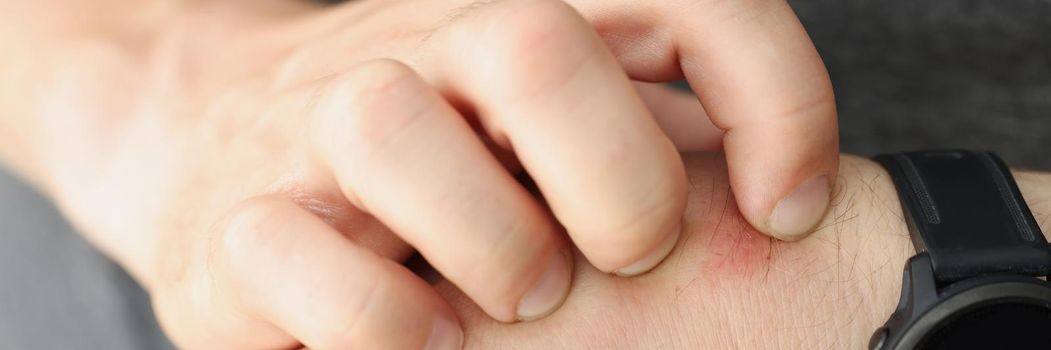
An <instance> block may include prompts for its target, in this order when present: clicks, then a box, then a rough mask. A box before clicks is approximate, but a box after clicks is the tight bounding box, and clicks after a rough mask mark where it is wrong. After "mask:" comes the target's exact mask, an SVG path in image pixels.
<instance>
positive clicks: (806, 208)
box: [767, 175, 831, 241]
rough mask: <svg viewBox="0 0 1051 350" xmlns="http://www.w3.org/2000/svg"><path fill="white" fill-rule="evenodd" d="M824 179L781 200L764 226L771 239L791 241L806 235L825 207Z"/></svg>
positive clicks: (802, 186)
mask: <svg viewBox="0 0 1051 350" xmlns="http://www.w3.org/2000/svg"><path fill="white" fill-rule="evenodd" d="M830 192H831V187H829V184H828V176H825V175H821V176H818V177H815V178H812V179H810V180H807V181H806V182H803V183H802V184H800V185H799V187H796V189H795V191H793V192H792V193H791V194H789V195H788V196H787V197H785V198H784V199H781V201H780V202H778V203H777V206H776V207H774V211H773V212H772V213H770V221H769V224H768V225H767V227H768V228H769V230H770V234H771V235H774V236H775V237H777V238H779V239H782V240H786V241H795V240H799V239H801V238H803V236H804V235H805V234H806V233H809V232H810V230H811V229H813V228H814V225H817V222H818V220H821V217H822V216H824V215H825V209H826V208H828V200H829V193H830Z"/></svg>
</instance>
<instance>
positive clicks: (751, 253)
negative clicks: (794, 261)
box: [682, 157, 783, 285]
mask: <svg viewBox="0 0 1051 350" xmlns="http://www.w3.org/2000/svg"><path fill="white" fill-rule="evenodd" d="M719 158H721V157H719ZM713 160H714V162H712V161H713ZM712 163H715V164H714V165H715V166H712V165H713V164H712ZM720 163H721V162H720V161H719V159H718V158H715V159H707V160H706V161H705V160H704V159H702V160H701V161H696V162H688V163H687V166H688V167H696V168H700V169H704V171H702V172H695V173H693V174H692V176H691V178H690V184H691V186H690V194H689V199H688V204H687V208H686V211H685V212H686V215H685V217H684V219H683V222H684V226H683V228H684V230H685V231H684V234H685V235H687V237H686V239H685V242H683V243H682V244H683V245H689V246H691V247H688V248H687V249H684V251H689V252H691V253H690V254H691V255H693V254H697V256H696V257H694V259H696V260H697V261H699V262H700V264H699V266H698V269H697V271H696V274H697V278H698V279H699V280H701V281H705V282H707V283H711V284H716V285H718V284H722V283H721V282H722V281H735V280H740V279H763V278H765V277H766V276H767V273H769V272H770V267H771V265H772V264H773V263H774V262H775V261H776V259H777V256H778V251H779V250H780V249H781V248H783V242H781V241H778V240H776V239H772V238H770V237H768V236H766V235H764V234H762V233H760V232H759V231H757V230H756V229H755V228H753V227H752V225H751V224H749V223H748V221H747V220H745V219H744V217H742V216H741V212H740V211H739V210H738V208H737V201H736V200H735V199H734V196H733V192H732V191H731V190H730V186H729V181H728V179H727V178H726V177H727V176H726V173H725V168H722V167H720V166H719V165H722V164H720Z"/></svg>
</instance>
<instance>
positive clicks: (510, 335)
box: [438, 154, 1051, 349]
mask: <svg viewBox="0 0 1051 350" xmlns="http://www.w3.org/2000/svg"><path fill="white" fill-rule="evenodd" d="M685 159H686V170H687V172H688V173H689V178H690V183H691V186H690V195H689V204H688V205H687V207H686V215H685V216H684V233H685V235H684V237H683V238H682V239H681V240H680V241H679V243H678V246H677V247H676V248H675V250H674V251H673V252H672V254H671V255H670V256H669V258H668V260H667V261H666V262H665V263H663V264H661V266H659V267H658V268H657V269H655V270H654V271H653V272H652V273H649V274H647V275H645V276H640V277H637V278H631V279H624V278H619V277H616V276H610V275H607V274H603V273H602V272H601V271H598V270H596V269H595V268H594V267H591V266H588V265H587V264H584V263H578V264H576V270H575V272H574V275H573V278H574V283H573V285H574V287H573V289H572V290H571V291H570V294H569V298H568V299H567V300H566V302H565V304H564V305H563V306H562V308H561V309H559V310H558V311H557V312H555V313H554V314H552V315H551V316H549V317H547V318H545V319H543V320H539V321H536V322H531V323H519V324H513V325H507V324H502V323H499V322H494V321H493V320H492V319H490V318H488V317H486V316H485V315H484V314H482V313H481V312H480V311H479V310H478V308H477V307H476V306H474V305H473V304H472V303H471V302H470V301H469V300H467V299H466V298H464V297H463V295H462V294H461V293H460V292H458V291H457V290H456V289H455V287H454V286H451V285H449V284H448V283H447V282H444V281H442V282H439V284H438V285H439V290H440V291H441V292H442V294H443V295H444V296H445V297H446V298H449V299H450V300H453V301H454V302H453V305H454V306H455V308H456V309H457V313H458V314H459V315H460V316H461V320H463V324H464V328H465V330H466V332H467V333H466V334H467V335H468V337H467V343H466V344H467V348H477V349H654V348H660V349H860V348H865V347H866V346H867V344H868V340H869V337H870V336H871V335H872V332H873V331H874V330H875V329H876V328H877V327H879V326H880V325H882V324H883V322H885V321H886V319H887V317H888V316H889V315H890V313H891V312H892V311H893V310H894V306H895V305H896V303H897V300H898V296H899V293H900V286H901V275H902V269H903V267H904V264H905V261H906V260H907V259H908V258H909V257H910V256H912V254H914V251H913V248H912V243H911V242H910V240H909V236H908V232H907V228H906V227H905V223H904V219H903V218H902V216H901V215H902V214H901V207H900V204H899V203H898V199H897V194H896V192H895V190H894V187H893V184H891V182H890V179H889V178H888V176H887V174H886V172H884V171H883V170H882V168H880V167H879V165H877V164H875V163H873V162H871V161H869V160H866V159H862V158H856V157H844V158H843V159H842V160H841V161H840V164H841V167H840V171H839V174H840V175H839V176H840V178H839V180H838V181H837V184H838V185H837V187H836V189H835V192H834V193H835V195H834V197H833V200H832V206H831V207H830V209H829V211H828V213H827V214H826V215H825V217H824V218H823V219H822V221H821V224H820V225H819V229H818V230H817V231H816V232H814V234H813V235H811V236H810V237H808V238H807V239H805V240H802V241H799V242H792V243H786V242H781V241H777V240H771V239H770V238H769V237H766V236H764V235H762V234H760V233H758V232H756V231H755V229H753V228H751V227H750V226H749V225H747V224H746V222H745V221H744V219H742V218H741V215H740V212H738V210H737V208H736V206H735V205H734V201H733V198H732V195H731V194H730V192H729V186H728V181H727V175H726V169H725V164H724V159H723V158H722V156H721V155H717V154H716V155H712V154H695V155H689V156H686V158H685ZM1015 177H1016V179H1017V181H1018V185H1019V187H1020V189H1021V190H1022V193H1023V196H1024V197H1025V199H1026V202H1027V203H1028V204H1029V206H1030V209H1031V210H1032V211H1033V214H1034V216H1035V217H1036V218H1037V221H1038V222H1039V225H1040V227H1041V228H1042V229H1043V232H1044V234H1045V235H1048V228H1051V174H1048V173H1035V172H1015ZM580 258H581V257H580V256H579V254H578V255H577V259H580Z"/></svg>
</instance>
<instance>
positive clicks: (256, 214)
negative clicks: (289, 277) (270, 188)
mask: <svg viewBox="0 0 1051 350" xmlns="http://www.w3.org/2000/svg"><path fill="white" fill-rule="evenodd" d="M287 205H290V204H287V203H283V202H281V201H280V200H278V199H276V198H270V197H257V198H252V199H248V200H246V201H244V202H241V203H240V204H238V205H237V206H235V207H234V208H233V209H232V210H231V211H230V214H229V215H228V217H227V220H226V222H225V225H224V226H223V229H222V236H221V238H220V239H219V240H217V241H216V242H217V244H218V245H219V247H216V248H217V249H218V250H219V253H220V256H221V257H222V258H223V261H224V262H225V264H224V265H222V266H223V267H225V268H227V269H229V270H230V271H229V272H230V273H232V275H233V276H240V275H242V274H240V273H238V272H239V271H248V270H250V269H252V267H253V266H254V265H255V262H258V261H260V260H259V259H268V258H273V257H274V255H275V254H277V253H279V252H280V251H281V249H280V247H277V245H279V244H280V242H277V241H275V239H274V238H275V237H274V236H275V235H274V234H272V233H273V232H275V230H280V229H281V228H280V227H281V226H282V225H287V224H288V222H289V221H290V219H291V217H289V211H288V210H285V209H287Z"/></svg>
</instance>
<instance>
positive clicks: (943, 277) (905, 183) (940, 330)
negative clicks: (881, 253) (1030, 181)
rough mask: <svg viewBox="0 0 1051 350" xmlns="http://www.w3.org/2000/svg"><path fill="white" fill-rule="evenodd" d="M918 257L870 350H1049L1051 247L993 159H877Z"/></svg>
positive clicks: (930, 154) (970, 154)
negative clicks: (887, 175)
mask: <svg viewBox="0 0 1051 350" xmlns="http://www.w3.org/2000/svg"><path fill="white" fill-rule="evenodd" d="M875 159H876V161H878V162H879V163H880V164H881V165H883V166H884V167H885V168H886V169H887V171H888V173H890V175H891V178H892V179H893V180H894V184H895V187H896V188H897V190H898V195H899V198H900V199H901V202H902V209H903V214H904V216H905V221H906V223H907V224H908V226H909V231H910V233H911V234H912V240H913V245H914V246H915V247H916V251H917V254H916V255H915V256H913V257H912V258H911V259H909V261H908V263H907V264H906V266H905V272H904V278H903V280H902V293H901V297H900V299H899V301H898V306H897V308H896V309H895V311H894V314H893V315H891V317H890V319H889V320H888V321H887V322H886V324H885V325H884V326H883V327H881V328H880V329H878V330H877V331H876V332H875V333H874V334H873V336H872V339H871V340H870V342H869V347H870V348H871V349H971V348H974V349H987V348H997V349H1027V348H1033V349H1051V284H1049V283H1048V282H1047V281H1046V280H1045V278H1046V276H1047V275H1048V272H1051V247H1049V246H1048V244H1047V241H1046V239H1045V238H1044V236H1043V234H1042V233H1041V232H1040V229H1039V227H1038V226H1037V225H1036V221H1035V220H1034V219H1033V216H1032V214H1031V213H1030V212H1029V208H1028V207H1027V206H1026V204H1025V201H1024V200H1023V199H1022V196H1021V194H1020V193H1019V192H1018V188H1017V185H1016V184H1015V182H1014V180H1013V178H1012V177H1011V174H1010V171H1009V170H1008V169H1007V167H1006V166H1004V165H1003V162H1002V161H1000V160H999V158H997V157H996V156H995V155H992V154H991V153H988V152H975V151H962V150H952V151H925V152H908V153H899V154H891V155H880V156H877V157H876V158H875Z"/></svg>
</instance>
